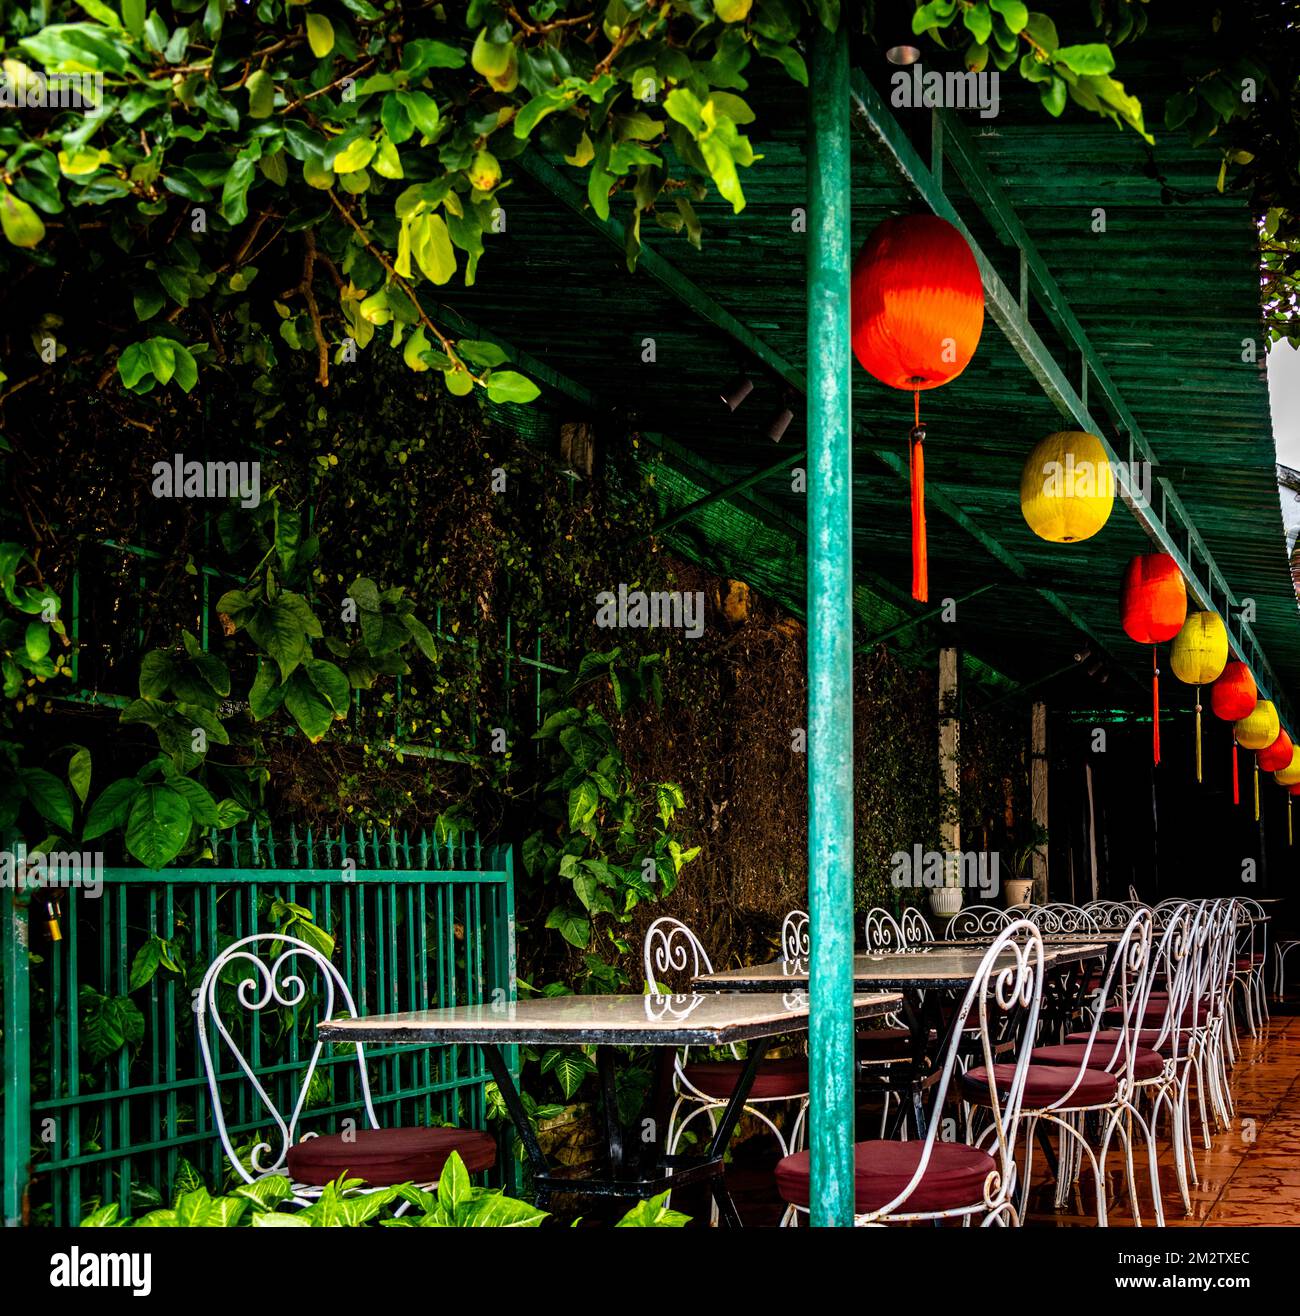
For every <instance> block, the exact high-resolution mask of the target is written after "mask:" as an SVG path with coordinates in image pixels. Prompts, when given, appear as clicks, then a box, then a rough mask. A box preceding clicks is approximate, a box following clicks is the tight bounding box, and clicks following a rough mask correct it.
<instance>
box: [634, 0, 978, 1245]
mask: <svg viewBox="0 0 1300 1316" xmlns="http://www.w3.org/2000/svg"><path fill="white" fill-rule="evenodd" d="M995 3H996V0H995ZM690 1219H691V1217H690V1216H688V1215H683V1213H682V1212H681V1211H673V1210H671V1209H670V1208H669V1206H668V1194H667V1193H659V1194H657V1195H656V1196H654V1197H651V1198H648V1199H647V1200H646V1201H644V1202H638V1203H637V1204H636V1205H635V1206H634V1207H633V1208H632V1209H631V1210H630V1211H628V1213H627V1214H626V1215H625V1216H624V1217H623V1218H622V1219H621V1220H620V1221H619V1222H618V1223H617V1224H616V1225H615V1226H614V1228H615V1229H680V1228H681V1227H682V1226H683V1225H686V1224H689V1223H690Z"/></svg>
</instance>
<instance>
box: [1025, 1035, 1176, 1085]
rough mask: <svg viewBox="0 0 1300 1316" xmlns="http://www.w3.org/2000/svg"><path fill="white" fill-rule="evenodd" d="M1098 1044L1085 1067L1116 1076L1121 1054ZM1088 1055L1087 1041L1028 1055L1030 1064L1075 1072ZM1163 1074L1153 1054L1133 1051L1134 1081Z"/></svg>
mask: <svg viewBox="0 0 1300 1316" xmlns="http://www.w3.org/2000/svg"><path fill="white" fill-rule="evenodd" d="M1116 1040H1117V1039H1115V1038H1112V1039H1111V1040H1110V1041H1109V1042H1098V1043H1097V1044H1096V1045H1095V1046H1094V1047H1093V1048H1092V1052H1091V1054H1088V1055H1087V1060H1088V1063H1089V1065H1090V1066H1091V1067H1092V1068H1094V1069H1105V1070H1106V1071H1107V1072H1108V1073H1111V1074H1114V1073H1118V1072H1119V1071H1120V1070H1122V1069H1123V1068H1124V1063H1125V1060H1126V1057H1125V1055H1124V1051H1123V1049H1122V1048H1121V1050H1120V1051H1119V1052H1118V1054H1117V1053H1116V1050H1115V1042H1116ZM1087 1052H1088V1046H1087V1040H1086V1036H1085V1040H1084V1041H1082V1042H1066V1043H1064V1044H1063V1045H1061V1046H1036V1047H1035V1048H1034V1049H1033V1050H1032V1051H1031V1052H1030V1053H1029V1063H1030V1064H1031V1065H1065V1066H1070V1067H1071V1068H1073V1069H1078V1068H1079V1066H1080V1065H1082V1064H1083V1062H1084V1057H1085V1053H1087ZM1164 1072H1165V1062H1164V1060H1162V1059H1161V1057H1160V1056H1158V1055H1157V1054H1156V1053H1155V1052H1154V1051H1148V1050H1146V1049H1145V1048H1142V1047H1139V1048H1137V1049H1136V1050H1135V1051H1134V1052H1133V1077H1134V1078H1159V1077H1160V1075H1161V1074H1163V1073H1164Z"/></svg>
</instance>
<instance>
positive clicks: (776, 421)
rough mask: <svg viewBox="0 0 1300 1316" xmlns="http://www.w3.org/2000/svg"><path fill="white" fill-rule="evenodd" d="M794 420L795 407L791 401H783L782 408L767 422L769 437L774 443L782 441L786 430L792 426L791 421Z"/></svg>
mask: <svg viewBox="0 0 1300 1316" xmlns="http://www.w3.org/2000/svg"><path fill="white" fill-rule="evenodd" d="M792 420H794V409H793V408H792V407H791V406H790V403H789V402H788V401H787V402H783V403H782V404H781V409H780V410H779V411H776V412H774V413H773V415H772V419H771V420H769V421H768V422H767V437H768V438H769V439H771V440H772V442H773V443H780V442H781V440H782V439H783V438H784V437H785V432H786V430H788V429H789V428H790V422H791V421H792Z"/></svg>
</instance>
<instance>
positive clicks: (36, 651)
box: [23, 621, 50, 663]
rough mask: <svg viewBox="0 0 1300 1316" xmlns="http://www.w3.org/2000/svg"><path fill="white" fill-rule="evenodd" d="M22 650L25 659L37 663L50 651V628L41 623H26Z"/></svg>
mask: <svg viewBox="0 0 1300 1316" xmlns="http://www.w3.org/2000/svg"><path fill="white" fill-rule="evenodd" d="M23 649H24V650H25V651H26V653H27V657H28V658H29V659H30V660H31V661H32V662H34V663H38V662H40V661H41V659H42V658H44V657H45V655H46V654H47V653H49V651H50V628H49V627H48V626H47V625H46V624H45V622H43V621H33V622H28V624H27V630H26V632H25V633H24V635H23Z"/></svg>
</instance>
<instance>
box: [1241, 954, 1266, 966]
mask: <svg viewBox="0 0 1300 1316" xmlns="http://www.w3.org/2000/svg"><path fill="white" fill-rule="evenodd" d="M1263 963H1264V957H1263V956H1262V955H1258V954H1256V955H1243V956H1242V957H1241V959H1239V960H1238V961H1237V968H1239V969H1253V968H1256V967H1257V966H1258V965H1261V964H1263Z"/></svg>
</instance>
